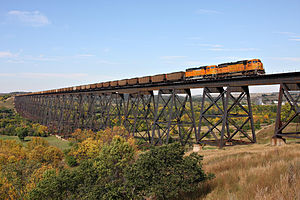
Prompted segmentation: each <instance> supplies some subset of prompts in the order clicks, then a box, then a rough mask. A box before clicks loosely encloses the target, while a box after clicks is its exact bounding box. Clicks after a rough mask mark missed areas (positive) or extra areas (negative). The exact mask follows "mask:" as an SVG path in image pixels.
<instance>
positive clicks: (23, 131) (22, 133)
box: [16, 127, 29, 141]
mask: <svg viewBox="0 0 300 200" xmlns="http://www.w3.org/2000/svg"><path fill="white" fill-rule="evenodd" d="M16 133H17V136H18V137H19V139H20V140H22V141H24V139H25V137H26V136H28V133H29V130H28V128H27V127H17V128H16Z"/></svg>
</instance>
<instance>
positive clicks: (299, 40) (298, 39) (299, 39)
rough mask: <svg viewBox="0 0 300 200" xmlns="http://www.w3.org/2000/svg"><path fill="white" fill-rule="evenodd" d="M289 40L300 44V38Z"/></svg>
mask: <svg viewBox="0 0 300 200" xmlns="http://www.w3.org/2000/svg"><path fill="white" fill-rule="evenodd" d="M289 40H292V41H298V42H300V38H291V39H289Z"/></svg>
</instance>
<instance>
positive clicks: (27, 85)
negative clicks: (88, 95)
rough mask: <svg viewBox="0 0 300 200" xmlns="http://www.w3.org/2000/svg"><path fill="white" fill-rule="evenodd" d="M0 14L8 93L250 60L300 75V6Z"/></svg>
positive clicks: (54, 3) (28, 7)
mask: <svg viewBox="0 0 300 200" xmlns="http://www.w3.org/2000/svg"><path fill="white" fill-rule="evenodd" d="M0 5H1V6H0V93H2V92H13V91H41V90H48V89H54V88H62V87H69V86H74V85H82V84H90V83H96V82H102V81H109V80H118V79H125V78H131V77H138V76H146V75H154V74H159V73H169V72H174V71H185V69H186V68H190V67H195V66H201V65H211V64H219V63H223V62H231V61H238V60H242V59H251V58H259V59H261V60H262V62H263V64H264V67H265V70H266V73H269V74H270V73H279V72H291V71H300V20H299V19H300V12H299V9H300V1H299V0H295V1H292V0H285V1H283V0H282V1H279V0H273V1H271V0H251V1H250V0H226V1H224V0H223V1H221V0H220V1H214V0H211V1H202V0H185V1H182V0H164V1H162V0H160V1H159V0H151V1H150V0H136V1H133V0H127V1H124V0H123V1H122V0H110V1H109V0H107V1H104V0H97V1H91V0H86V1H80V0H72V1H71V0H69V1H68V0H65V1H62V0H51V1H50V0H49V1H40V0H36V1H34V0H26V1H25V0H23V1H20V0H6V1H5V0H0ZM259 90H261V91H270V90H269V87H262V86H260V87H259Z"/></svg>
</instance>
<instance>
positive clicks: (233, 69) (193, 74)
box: [31, 59, 265, 94]
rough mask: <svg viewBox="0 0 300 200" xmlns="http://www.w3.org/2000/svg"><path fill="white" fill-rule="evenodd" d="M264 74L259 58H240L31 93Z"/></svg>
mask: <svg viewBox="0 0 300 200" xmlns="http://www.w3.org/2000/svg"><path fill="white" fill-rule="evenodd" d="M262 74H265V70H264V67H263V63H262V62H261V60H260V59H251V60H241V61H237V62H230V63H222V64H218V65H208V66H201V67H194V68H188V69H186V71H185V72H184V71H179V72H173V73H168V74H157V75H153V76H144V77H136V78H131V79H122V80H115V81H107V82H100V83H94V84H89V85H81V86H74V87H67V88H61V89H55V90H47V91H42V92H35V93H31V94H46V93H60V92H72V91H79V90H91V89H96V88H99V89H101V88H114V87H124V86H132V85H146V84H153V83H154V84H155V83H164V82H166V83H167V82H176V81H183V80H187V81H189V80H199V79H224V78H232V77H241V76H258V75H262Z"/></svg>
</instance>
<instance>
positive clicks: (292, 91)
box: [274, 83, 300, 138]
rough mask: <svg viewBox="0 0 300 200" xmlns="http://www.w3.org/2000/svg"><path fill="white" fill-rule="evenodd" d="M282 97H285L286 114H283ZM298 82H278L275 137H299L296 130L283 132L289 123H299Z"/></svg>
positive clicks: (299, 93) (299, 88)
mask: <svg viewBox="0 0 300 200" xmlns="http://www.w3.org/2000/svg"><path fill="white" fill-rule="evenodd" d="M283 99H286V101H287V103H288V104H286V105H285V106H288V107H289V108H288V110H287V111H288V112H286V113H285V115H286V116H283V115H284V114H283V111H282V110H283V109H282V103H283ZM299 100H300V83H294V84H286V83H282V84H280V89H279V95H278V105H277V117H276V123H275V132H274V137H275V138H282V137H292V138H300V132H299V131H298V130H297V127H296V130H295V131H292V132H283V131H284V130H285V129H286V128H287V127H288V125H289V124H291V123H293V122H295V123H298V124H299V123H300V106H299V103H300V102H299Z"/></svg>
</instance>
